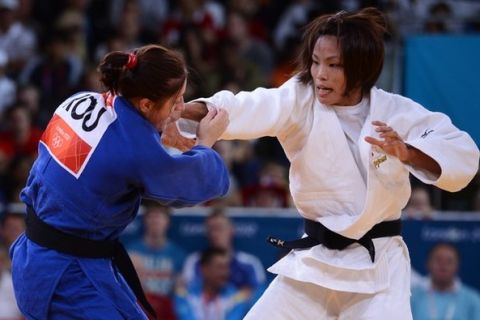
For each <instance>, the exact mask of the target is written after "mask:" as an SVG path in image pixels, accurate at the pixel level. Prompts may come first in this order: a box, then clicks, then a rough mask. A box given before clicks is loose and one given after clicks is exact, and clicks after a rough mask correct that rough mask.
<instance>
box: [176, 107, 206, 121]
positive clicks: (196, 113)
mask: <svg viewBox="0 0 480 320" xmlns="http://www.w3.org/2000/svg"><path fill="white" fill-rule="evenodd" d="M207 113H208V108H207V106H206V105H205V103H203V102H189V103H185V110H183V112H182V118H185V119H189V120H193V121H200V120H202V119H203V118H204V117H205V116H206V115H207Z"/></svg>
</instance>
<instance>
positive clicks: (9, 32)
mask: <svg viewBox="0 0 480 320" xmlns="http://www.w3.org/2000/svg"><path fill="white" fill-rule="evenodd" d="M18 8H19V1H18V0H0V49H2V50H5V52H6V53H7V56H8V60H9V64H8V73H9V74H11V75H12V76H13V78H17V76H18V75H19V73H20V72H21V70H22V69H23V67H24V66H25V65H26V63H27V62H28V61H29V60H30V59H32V58H33V57H34V54H35V48H36V43H37V35H36V34H35V33H34V32H33V31H32V29H30V28H29V27H27V26H26V25H25V24H24V23H23V22H22V21H21V20H19V19H18V17H17V16H16V11H17V10H18Z"/></svg>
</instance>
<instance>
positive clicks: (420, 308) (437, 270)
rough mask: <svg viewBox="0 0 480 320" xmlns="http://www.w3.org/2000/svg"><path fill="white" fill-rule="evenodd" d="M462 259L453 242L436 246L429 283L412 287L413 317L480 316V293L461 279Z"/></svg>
mask: <svg viewBox="0 0 480 320" xmlns="http://www.w3.org/2000/svg"><path fill="white" fill-rule="evenodd" d="M459 263H460V256H459V252H458V250H457V248H456V247H455V246H454V245H452V244H449V243H438V244H436V245H435V246H433V248H432V249H431V251H430V253H429V255H428V260H427V269H428V272H429V283H428V285H427V286H416V287H414V288H413V289H412V297H411V301H412V313H413V319H415V320H417V319H418V320H438V319H452V320H453V319H455V320H473V319H480V295H479V294H478V292H476V291H474V290H473V289H472V288H470V287H468V286H467V285H465V284H463V283H461V281H460V280H459V279H458V266H459Z"/></svg>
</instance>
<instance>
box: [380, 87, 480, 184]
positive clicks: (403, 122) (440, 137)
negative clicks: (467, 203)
mask: <svg viewBox="0 0 480 320" xmlns="http://www.w3.org/2000/svg"><path fill="white" fill-rule="evenodd" d="M372 95H373V96H374V97H375V98H374V99H373V100H374V101H375V103H377V105H378V104H380V105H381V104H384V105H385V104H387V105H390V106H391V107H392V108H385V110H383V111H381V112H379V114H380V115H381V114H382V113H383V112H387V110H390V113H391V114H390V115H389V117H388V119H387V121H386V122H387V123H388V125H389V126H391V127H392V128H393V129H394V130H396V131H397V132H398V133H399V134H400V136H401V137H402V138H403V139H404V141H405V142H406V143H407V144H409V145H411V146H413V147H415V148H417V149H419V150H420V151H422V152H423V153H425V154H427V155H428V156H430V157H431V158H433V159H434V160H435V161H436V162H437V163H438V164H439V165H440V168H441V170H442V172H441V175H440V176H439V177H435V176H434V175H432V174H431V173H429V172H426V171H421V170H415V169H414V168H412V167H409V166H407V168H408V170H409V171H410V173H412V174H413V175H414V176H415V177H416V178H418V179H419V180H421V181H422V182H424V183H426V184H433V185H435V186H436V187H438V188H441V189H444V190H446V191H450V192H454V191H459V190H461V189H462V188H464V187H465V186H466V185H468V183H469V182H470V181H471V180H472V177H473V176H474V175H475V173H476V172H477V170H478V164H479V162H478V159H479V151H478V147H477V146H476V144H475V142H474V141H473V139H472V138H471V137H470V136H469V135H468V134H467V133H466V132H464V131H461V130H459V129H458V128H457V127H455V126H454V125H453V124H452V121H451V120H450V118H449V117H448V116H447V115H445V114H443V113H439V112H431V111H429V110H427V109H425V108H424V107H423V106H421V105H420V104H418V103H416V102H415V101H412V100H411V99H408V98H405V97H403V96H400V95H393V94H389V93H386V92H384V91H382V90H378V89H377V90H372ZM389 99H392V103H388V102H387V101H388V100H389ZM385 102H387V103H385ZM378 109H379V110H380V109H381V108H378ZM394 109H397V110H396V111H394Z"/></svg>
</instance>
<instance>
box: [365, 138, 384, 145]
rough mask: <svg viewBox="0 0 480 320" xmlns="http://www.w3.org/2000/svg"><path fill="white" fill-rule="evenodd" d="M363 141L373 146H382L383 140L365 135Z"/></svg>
mask: <svg viewBox="0 0 480 320" xmlns="http://www.w3.org/2000/svg"><path fill="white" fill-rule="evenodd" d="M365 141H367V142H368V143H370V144H371V145H374V146H378V147H380V148H381V147H382V146H383V143H384V142H383V141H381V140H378V139H375V138H373V137H368V136H367V137H365Z"/></svg>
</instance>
